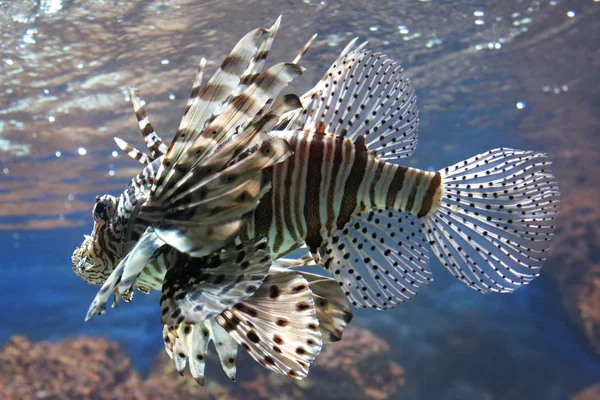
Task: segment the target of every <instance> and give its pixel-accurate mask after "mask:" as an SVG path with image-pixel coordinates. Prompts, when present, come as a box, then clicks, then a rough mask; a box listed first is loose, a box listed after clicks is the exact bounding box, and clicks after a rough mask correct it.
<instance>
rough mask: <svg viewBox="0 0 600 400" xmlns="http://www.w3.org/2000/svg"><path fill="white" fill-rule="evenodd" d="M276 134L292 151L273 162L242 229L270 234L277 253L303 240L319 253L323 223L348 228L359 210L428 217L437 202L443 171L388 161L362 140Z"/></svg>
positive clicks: (250, 233)
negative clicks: (262, 192) (263, 191)
mask: <svg viewBox="0 0 600 400" xmlns="http://www.w3.org/2000/svg"><path fill="white" fill-rule="evenodd" d="M274 135H276V136H280V137H284V138H286V139H287V140H288V141H289V143H290V146H291V148H292V149H293V151H294V155H293V156H292V157H290V158H289V159H287V160H286V161H284V162H282V163H280V164H277V165H275V166H273V167H272V189H271V190H270V191H269V192H268V193H267V194H266V195H265V196H264V197H263V198H262V200H261V202H260V204H259V206H258V207H257V209H256V210H255V212H254V215H253V218H252V219H251V220H250V222H249V224H248V226H247V227H246V229H245V231H244V232H243V233H242V235H241V237H242V238H243V239H245V238H250V237H256V236H267V237H268V244H269V247H270V249H271V252H272V254H273V257H274V258H279V257H281V256H283V255H285V254H287V253H289V252H290V251H292V250H294V249H295V248H297V247H299V246H301V245H303V244H304V243H306V244H307V245H308V246H309V248H310V249H311V252H313V253H315V252H316V251H317V248H318V247H319V246H320V245H321V243H322V240H323V233H324V232H322V229H325V230H326V231H327V232H326V234H331V233H332V231H333V230H334V229H336V228H337V229H340V230H341V229H344V226H345V225H346V223H347V222H348V221H349V220H350V217H351V216H352V215H355V214H356V213H359V212H362V211H365V210H370V209H388V210H394V211H407V212H409V213H412V214H415V215H417V216H419V217H424V216H426V215H428V214H429V213H430V212H431V211H432V210H435V208H436V206H437V203H438V202H439V196H440V192H441V176H440V174H439V173H436V172H426V171H422V170H418V169H415V168H409V167H405V166H399V165H395V164H391V163H388V162H385V161H383V160H381V159H380V158H379V157H377V155H376V154H375V153H374V152H372V151H369V150H368V149H367V148H366V147H365V145H364V144H363V143H362V142H361V141H360V140H359V141H357V142H352V141H350V140H348V139H345V138H343V137H339V136H333V135H326V134H322V133H305V132H303V131H296V132H293V133H292V132H275V133H274ZM438 189H439V190H438ZM436 192H437V193H436ZM436 199H437V200H436Z"/></svg>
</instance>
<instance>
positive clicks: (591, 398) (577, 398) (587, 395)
mask: <svg viewBox="0 0 600 400" xmlns="http://www.w3.org/2000/svg"><path fill="white" fill-rule="evenodd" d="M596 399H600V383H596V384H594V385H592V386H589V387H587V388H585V389H583V390H581V391H579V392H577V393H575V394H574V395H573V396H571V397H570V400H596Z"/></svg>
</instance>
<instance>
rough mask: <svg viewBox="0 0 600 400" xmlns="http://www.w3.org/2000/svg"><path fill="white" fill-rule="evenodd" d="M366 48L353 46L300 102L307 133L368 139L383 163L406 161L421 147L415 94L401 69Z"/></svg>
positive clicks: (393, 62)
mask: <svg viewBox="0 0 600 400" xmlns="http://www.w3.org/2000/svg"><path fill="white" fill-rule="evenodd" d="M364 45H365V44H363V45H360V46H357V47H356V48H353V46H354V41H353V42H351V43H350V45H349V46H348V47H346V49H344V51H343V52H342V54H341V55H340V56H339V57H338V59H337V60H336V61H335V62H334V63H333V65H332V66H331V67H330V68H329V70H328V71H327V73H326V74H325V76H324V77H323V78H322V80H321V81H320V82H319V83H318V84H317V85H316V86H315V87H314V88H313V89H312V90H310V91H308V92H307V93H306V94H305V95H304V96H302V102H303V104H304V105H305V106H306V109H305V110H306V111H307V113H306V118H305V122H304V125H303V129H304V130H306V131H308V132H316V131H317V130H319V129H320V130H321V131H323V132H325V133H328V134H332V135H337V136H343V137H346V138H348V139H351V140H357V139H359V138H361V139H360V140H362V139H364V143H365V145H366V146H367V148H368V149H370V150H373V151H376V152H377V154H378V155H379V156H380V157H381V158H382V159H384V160H387V159H390V160H391V159H399V158H404V157H408V156H410V155H411V154H412V153H413V152H414V150H415V148H416V146H417V132H418V121H419V118H418V110H417V102H416V96H415V92H414V90H413V88H412V86H411V84H410V81H409V79H408V78H407V77H406V75H405V74H404V73H403V70H402V67H401V66H400V65H398V64H397V63H396V62H395V61H393V60H391V59H389V58H388V57H387V56H386V55H385V54H381V53H373V52H369V51H367V50H364V49H363V47H364ZM309 105H310V107H309Z"/></svg>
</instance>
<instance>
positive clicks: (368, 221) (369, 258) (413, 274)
mask: <svg viewBox="0 0 600 400" xmlns="http://www.w3.org/2000/svg"><path fill="white" fill-rule="evenodd" d="M421 229H422V227H421V222H420V221H419V220H418V219H417V217H415V216H412V215H410V214H408V213H401V212H397V211H393V210H367V211H364V212H363V213H358V214H356V215H354V216H352V217H351V218H350V221H349V222H348V223H347V224H346V225H344V227H343V228H342V229H336V230H334V231H333V232H332V234H328V233H327V231H326V230H325V229H323V232H322V237H323V238H325V240H324V242H323V244H322V246H321V248H319V249H318V255H319V256H320V263H321V264H322V265H323V266H324V267H325V268H326V269H327V270H328V271H329V272H330V273H331V274H332V275H333V277H334V278H335V279H336V280H337V281H338V282H339V284H340V287H341V289H342V291H343V292H344V294H345V295H346V296H347V297H348V299H349V301H350V302H351V303H352V304H353V305H354V306H355V307H365V308H366V307H371V308H376V309H384V310H385V309H389V308H392V307H394V306H395V305H397V304H399V303H404V302H405V301H407V300H409V299H410V298H412V297H413V296H415V295H416V294H417V293H418V290H419V288H420V286H421V285H423V284H426V283H428V282H430V281H432V278H431V271H430V268H429V265H428V264H429V256H428V249H427V241H426V240H425V237H424V236H423V233H422V230H421Z"/></svg>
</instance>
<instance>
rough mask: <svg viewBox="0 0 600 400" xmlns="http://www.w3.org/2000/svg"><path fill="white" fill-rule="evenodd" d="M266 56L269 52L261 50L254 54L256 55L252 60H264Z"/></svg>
mask: <svg viewBox="0 0 600 400" xmlns="http://www.w3.org/2000/svg"><path fill="white" fill-rule="evenodd" d="M268 55H269V50H262V51H259V52H258V53H256V55H255V56H254V59H255V60H256V61H261V60H266V59H267V56H268Z"/></svg>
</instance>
